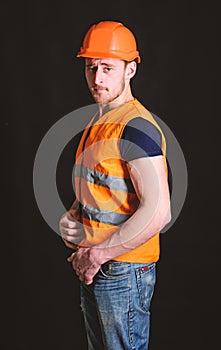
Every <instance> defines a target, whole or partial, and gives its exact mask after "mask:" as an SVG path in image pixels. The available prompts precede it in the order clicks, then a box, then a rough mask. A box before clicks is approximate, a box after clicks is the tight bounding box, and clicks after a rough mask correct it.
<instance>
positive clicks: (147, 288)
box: [136, 263, 156, 312]
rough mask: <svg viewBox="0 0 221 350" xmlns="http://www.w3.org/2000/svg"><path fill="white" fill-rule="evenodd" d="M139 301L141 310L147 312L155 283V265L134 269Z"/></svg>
mask: <svg viewBox="0 0 221 350" xmlns="http://www.w3.org/2000/svg"><path fill="white" fill-rule="evenodd" d="M136 280H137V288H138V294H139V301H140V306H141V308H142V310H144V311H146V312H148V311H149V309H150V303H151V299H152V296H153V292H154V286H155V282H156V268H155V263H151V264H147V265H144V266H142V267H138V268H136Z"/></svg>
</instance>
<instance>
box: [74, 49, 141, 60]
mask: <svg viewBox="0 0 221 350" xmlns="http://www.w3.org/2000/svg"><path fill="white" fill-rule="evenodd" d="M76 57H78V58H79V57H85V58H86V57H87V58H117V59H120V60H123V61H128V62H131V61H136V62H137V63H140V61H141V59H140V56H139V52H138V51H136V52H133V53H128V54H125V53H122V52H119V51H118V52H113V51H112V52H109V53H105V52H89V51H86V50H82V51H79V52H78V53H77V56H76Z"/></svg>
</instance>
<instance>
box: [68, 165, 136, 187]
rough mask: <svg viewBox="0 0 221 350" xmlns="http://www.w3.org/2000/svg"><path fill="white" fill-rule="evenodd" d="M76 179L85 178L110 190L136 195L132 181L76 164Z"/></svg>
mask: <svg viewBox="0 0 221 350" xmlns="http://www.w3.org/2000/svg"><path fill="white" fill-rule="evenodd" d="M74 177H75V179H76V178H78V177H79V178H83V179H84V180H85V181H88V182H90V183H93V184H96V185H99V186H103V187H107V188H109V189H110V190H117V191H122V192H130V193H135V190H134V187H133V185H132V182H131V180H130V179H124V178H120V177H117V176H110V175H107V174H103V173H101V172H100V171H96V170H94V169H89V168H87V167H85V166H84V165H83V164H76V165H75V167H74Z"/></svg>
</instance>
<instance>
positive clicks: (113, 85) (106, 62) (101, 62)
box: [85, 58, 126, 104]
mask: <svg viewBox="0 0 221 350" xmlns="http://www.w3.org/2000/svg"><path fill="white" fill-rule="evenodd" d="M125 66H126V65H125V62H124V61H122V60H120V59H116V58H86V59H85V76H86V80H87V84H88V87H89V90H90V92H91V94H92V96H93V98H94V100H95V102H96V103H101V104H106V103H110V102H112V101H114V100H116V99H117V98H118V97H119V96H120V95H121V94H122V92H123V91H124V88H125V76H126V75H125V71H126V68H125Z"/></svg>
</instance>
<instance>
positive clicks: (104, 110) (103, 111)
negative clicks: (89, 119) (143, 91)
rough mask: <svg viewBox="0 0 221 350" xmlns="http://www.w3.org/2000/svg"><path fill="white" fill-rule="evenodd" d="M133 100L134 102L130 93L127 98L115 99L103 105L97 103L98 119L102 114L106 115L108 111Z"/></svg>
mask: <svg viewBox="0 0 221 350" xmlns="http://www.w3.org/2000/svg"><path fill="white" fill-rule="evenodd" d="M133 100H134V97H133V95H132V93H131V92H130V93H129V94H127V96H120V98H117V99H115V100H114V101H111V102H110V103H104V104H103V103H99V104H98V110H99V117H102V116H103V115H104V114H106V113H107V112H109V111H110V110H112V109H115V108H117V107H120V106H122V105H123V104H125V103H127V102H129V101H133Z"/></svg>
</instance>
